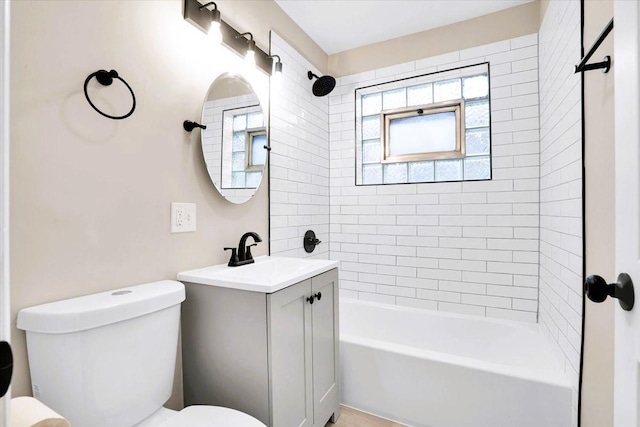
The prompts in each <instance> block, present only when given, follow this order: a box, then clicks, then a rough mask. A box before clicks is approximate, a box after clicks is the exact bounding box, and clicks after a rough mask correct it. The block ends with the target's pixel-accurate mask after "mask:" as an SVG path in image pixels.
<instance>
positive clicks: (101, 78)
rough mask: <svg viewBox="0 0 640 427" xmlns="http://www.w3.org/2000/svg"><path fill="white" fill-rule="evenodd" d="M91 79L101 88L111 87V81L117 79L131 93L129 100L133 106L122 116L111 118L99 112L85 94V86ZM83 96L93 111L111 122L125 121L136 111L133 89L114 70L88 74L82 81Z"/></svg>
mask: <svg viewBox="0 0 640 427" xmlns="http://www.w3.org/2000/svg"><path fill="white" fill-rule="evenodd" d="M93 77H95V78H96V80H97V81H98V83H100V84H101V85H103V86H111V84H112V83H113V79H118V80H120V81H121V82H122V83H124V85H125V86H126V87H127V89H129V92H131V98H132V99H133V105H132V106H131V110H130V111H129V112H128V113H127V114H125V115H124V116H111V115H109V114H106V113H103V112H102V111H100V110H99V109H98V107H96V106H95V105H94V104H93V102H91V99H90V98H89V93H88V92H87V86H88V85H89V80H91V79H92V78H93ZM84 96H85V98H87V101H89V105H91V107H93V109H94V110H96V111H97V112H98V113H100V114H101V115H103V116H105V117H107V118H109V119H113V120H122V119H126V118H127V117H129V116H130V115H132V114H133V112H134V111H135V109H136V95H135V94H134V93H133V89H131V86H129V83H127V82H126V81H124V79H123V78H122V77H120V76H119V75H118V72H117V71H116V70H111V71H107V70H98V71H96V72H95V73H91V74H89V77H87V78H86V79H85V81H84Z"/></svg>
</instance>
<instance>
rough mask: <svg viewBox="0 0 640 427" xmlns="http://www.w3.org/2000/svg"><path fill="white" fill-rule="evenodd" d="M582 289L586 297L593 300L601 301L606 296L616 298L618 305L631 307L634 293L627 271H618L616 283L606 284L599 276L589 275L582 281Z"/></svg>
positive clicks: (623, 307)
mask: <svg viewBox="0 0 640 427" xmlns="http://www.w3.org/2000/svg"><path fill="white" fill-rule="evenodd" d="M584 291H585V293H586V294H587V297H588V298H589V299H590V300H591V301H593V302H602V301H604V300H606V299H607V297H608V296H610V297H613V298H617V299H618V302H619V303H620V307H622V309H623V310H626V311H629V310H631V309H632V308H633V303H634V301H635V293H634V291H633V281H632V280H631V277H629V275H628V274H627V273H620V274H619V275H618V279H617V281H616V283H612V284H608V283H607V282H606V280H604V279H603V278H602V277H600V276H596V275H595V274H594V275H591V276H589V277H587V280H585V282H584Z"/></svg>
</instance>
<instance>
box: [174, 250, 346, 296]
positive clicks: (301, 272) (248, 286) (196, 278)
mask: <svg viewBox="0 0 640 427" xmlns="http://www.w3.org/2000/svg"><path fill="white" fill-rule="evenodd" d="M255 261H256V262H255V263H253V264H248V265H243V266H240V267H229V266H227V265H226V264H220V265H214V266H212V267H206V268H201V269H198V270H191V271H184V272H182V273H178V280H180V281H181V282H190V283H198V284H201V285H211V286H220V287H224V288H233V289H240V290H245V291H254V292H264V293H269V294H270V293H273V292H277V291H279V290H281V289H284V288H286V287H287V286H291V285H293V284H295V283H298V282H301V281H303V280H306V279H309V278H311V277H313V276H317V275H318V274H322V273H324V272H326V271H329V270H331V269H333V268H336V267H338V261H327V260H320V259H304V258H285V257H270V256H261V257H257V258H256V259H255Z"/></svg>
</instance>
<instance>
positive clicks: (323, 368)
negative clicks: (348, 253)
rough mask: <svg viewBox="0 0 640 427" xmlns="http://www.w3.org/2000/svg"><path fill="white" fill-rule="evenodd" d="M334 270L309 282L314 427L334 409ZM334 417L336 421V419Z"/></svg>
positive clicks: (336, 288) (335, 367) (336, 389)
mask: <svg viewBox="0 0 640 427" xmlns="http://www.w3.org/2000/svg"><path fill="white" fill-rule="evenodd" d="M337 284H338V270H337V269H333V270H331V271H328V272H326V273H324V274H321V275H319V276H316V277H314V278H312V279H311V293H312V295H313V296H314V297H315V301H314V303H313V304H312V305H311V320H312V324H313V414H314V420H315V422H316V425H317V426H324V424H325V423H326V422H327V421H328V420H329V418H331V417H332V415H333V414H334V412H335V411H337V408H338V398H339V393H338V387H339V381H338V358H337V355H338V349H337V347H338V342H339V336H338V286H337ZM337 415H338V414H336V417H335V418H337Z"/></svg>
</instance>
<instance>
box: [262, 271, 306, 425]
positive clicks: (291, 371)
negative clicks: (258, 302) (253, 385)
mask: <svg viewBox="0 0 640 427" xmlns="http://www.w3.org/2000/svg"><path fill="white" fill-rule="evenodd" d="M310 296H311V280H305V281H304V282H300V283H298V284H296V285H292V286H289V287H288V288H285V289H283V290H281V291H278V292H275V293H273V294H271V295H269V303H268V306H267V307H268V310H269V358H270V365H271V378H270V383H271V386H270V389H271V408H272V410H271V427H311V426H312V425H313V388H312V365H311V363H312V360H311V357H312V356H311V354H312V351H311V304H309V302H307V298H308V297H310Z"/></svg>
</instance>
